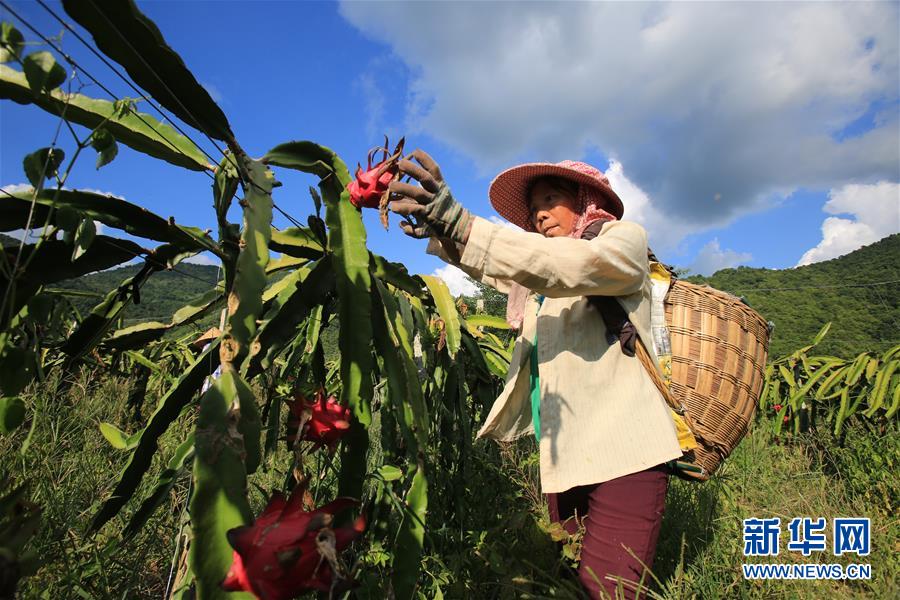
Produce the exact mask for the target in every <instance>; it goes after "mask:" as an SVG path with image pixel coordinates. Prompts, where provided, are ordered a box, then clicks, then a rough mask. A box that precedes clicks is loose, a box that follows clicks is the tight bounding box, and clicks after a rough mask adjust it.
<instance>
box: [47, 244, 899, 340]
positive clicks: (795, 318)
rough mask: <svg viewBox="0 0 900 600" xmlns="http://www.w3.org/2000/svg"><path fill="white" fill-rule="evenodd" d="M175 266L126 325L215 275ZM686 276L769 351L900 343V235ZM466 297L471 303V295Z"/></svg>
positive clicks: (91, 288) (156, 314)
mask: <svg viewBox="0 0 900 600" xmlns="http://www.w3.org/2000/svg"><path fill="white" fill-rule="evenodd" d="M138 269H139V267H138V266H128V267H121V268H118V269H111V270H109V271H103V272H101V273H94V274H91V275H88V276H86V277H82V278H80V279H77V280H72V281H67V282H63V283H61V284H60V285H58V286H55V287H63V288H69V289H76V290H81V291H87V292H93V293H96V294H97V296H96V298H76V299H74V301H75V302H76V305H77V306H78V308H79V310H81V311H82V312H85V311H89V310H90V308H91V307H92V306H93V305H94V304H96V302H98V301H99V299H100V298H101V297H102V295H103V294H105V293H106V292H107V291H109V290H110V289H112V288H114V287H116V286H118V285H119V284H120V283H121V282H122V281H123V280H124V279H126V278H128V277H131V276H132V275H134V274H135V273H136V272H137V270H138ZM176 269H177V271H162V272H160V273H157V274H155V275H153V276H152V277H150V279H149V280H148V281H147V283H146V284H145V285H144V287H143V288H142V290H141V303H140V304H138V305H132V306H129V307H128V308H127V309H126V313H125V315H124V316H125V318H126V324H133V323H135V322H137V321H139V320H151V319H152V320H158V321H166V320H168V318H169V317H170V316H171V315H172V313H174V312H175V311H176V310H177V309H178V308H180V307H181V306H183V305H184V304H185V303H186V302H187V301H188V300H190V299H191V298H194V297H196V296H199V295H200V294H202V293H204V292H206V291H208V290H209V289H210V288H212V286H213V285H214V284H215V283H216V281H217V280H218V277H219V272H218V268H217V267H214V266H207V265H193V264H185V263H181V264H179V265H178V266H177V267H176ZM686 279H687V280H688V281H691V282H694V283H706V284H708V285H711V286H713V287H715V288H718V289H720V290H723V291H726V292H730V293H732V294H734V295H736V296H742V297H744V298H745V299H746V300H747V302H748V303H749V304H750V306H752V307H753V308H755V309H756V310H758V311H759V312H760V313H761V314H762V315H763V316H764V317H765V318H766V319H767V320H770V321H772V322H773V323H775V332H774V334H773V337H772V343H771V347H770V356H781V355H783V354H786V353H788V352H790V351H792V350H794V349H796V348H797V347H799V346H801V345H803V344H805V343H808V342H809V341H810V340H811V339H812V338H813V336H814V335H815V334H816V332H818V331H819V329H820V328H821V327H822V326H823V325H824V324H825V323H827V322H829V321H831V322H832V327H831V331H830V332H829V334H828V336H827V337H826V338H825V340H824V341H823V342H822V343H821V344H820V345H819V348H818V350H817V353H819V354H834V355H837V356H845V357H849V356H853V355H855V354H857V353H859V352H861V351H863V350H872V351H881V350H885V349H887V348H888V347H890V346H892V345H894V344H897V343H900V234H897V235H892V236H890V237H887V238H884V239H883V240H881V241H879V242H876V243H874V244H872V245H870V246H865V247H863V248H860V249H859V250H856V251H855V252H852V253H850V254H847V255H845V256H842V257H840V258H836V259H834V260H829V261H825V262H821V263H816V264H813V265H808V266H805V267H797V268H795V269H781V270H773V269H753V268H749V267H739V268H737V269H724V270H722V271H718V272H717V273H715V274H714V275H712V276H710V277H700V276H692V277H687V278H686ZM491 292H493V290H491ZM486 296H487V300H488V302H487V303H486V304H487V306H486V309H487V311H488V312H490V313H492V314H497V315H504V314H505V310H506V306H505V298H504V297H503V296H502V295H500V294H496V293H493V294H486ZM471 304H472V308H473V309H474V302H471Z"/></svg>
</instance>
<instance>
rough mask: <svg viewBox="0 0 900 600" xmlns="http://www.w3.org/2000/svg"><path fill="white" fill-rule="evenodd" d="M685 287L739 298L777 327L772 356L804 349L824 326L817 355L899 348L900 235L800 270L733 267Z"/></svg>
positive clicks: (846, 355)
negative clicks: (705, 286)
mask: <svg viewBox="0 0 900 600" xmlns="http://www.w3.org/2000/svg"><path fill="white" fill-rule="evenodd" d="M686 280H687V281H691V282H694V283H706V284H709V285H711V286H712V287H714V288H718V289H720V290H723V291H726V292H730V293H732V294H734V295H736V296H742V297H744V298H745V299H746V300H747V302H748V303H749V304H750V306H752V307H753V308H755V309H756V310H758V311H759V312H760V313H761V314H762V315H763V316H764V317H765V318H766V319H768V320H770V321H772V322H773V323H775V331H774V333H773V336H772V341H771V346H770V348H769V356H781V355H784V354H786V353H788V352H790V351H792V350H794V349H796V348H798V347H799V346H801V345H803V344H805V343H808V342H809V341H810V340H812V338H813V336H815V334H816V332H818V330H819V329H820V328H821V327H822V326H823V325H824V324H825V323H828V322H829V321H830V322H831V323H832V326H831V330H830V331H829V333H828V335H827V336H826V337H825V340H824V341H823V342H822V343H821V344H820V345H819V346H818V348H817V350H816V351H815V353H816V354H829V355H836V356H843V357H849V356H853V355H856V354H857V353H859V352H862V351H864V350H871V351H876V352H877V351H882V350H886V349H887V348H889V347H891V346H893V345H895V344H898V343H900V234H895V235H892V236H889V237H886V238H884V239H882V240H880V241H878V242H876V243H874V244H871V245H869V246H864V247H862V248H860V249H859V250H856V251H854V252H851V253H850V254H847V255H845V256H841V257H840V258H835V259H833V260H828V261H824V262H820V263H815V264H812V265H807V266H804V267H797V268H794V269H780V270H772V269H752V268H749V267H738V268H737V269H723V270H722V271H718V272H716V273H715V274H714V275H712V276H710V277H700V276H694V277H687V278H686Z"/></svg>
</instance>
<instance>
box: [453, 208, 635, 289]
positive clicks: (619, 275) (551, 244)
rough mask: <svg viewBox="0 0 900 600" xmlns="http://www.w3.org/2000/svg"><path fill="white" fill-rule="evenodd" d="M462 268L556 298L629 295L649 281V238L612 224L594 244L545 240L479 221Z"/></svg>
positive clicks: (619, 223) (632, 226) (625, 224)
mask: <svg viewBox="0 0 900 600" xmlns="http://www.w3.org/2000/svg"><path fill="white" fill-rule="evenodd" d="M459 266H460V268H462V269H463V270H464V271H466V272H467V273H469V274H470V275H472V276H473V277H475V278H476V279H479V280H481V281H484V278H492V279H498V280H511V281H515V282H516V283H519V284H521V285H523V286H525V287H527V288H529V289H531V290H534V291H535V292H538V293H540V294H543V295H545V296H549V297H551V298H560V297H566V296H590V295H598V296H624V295H627V294H633V293H635V292H637V291H638V290H639V289H640V288H641V285H642V284H643V282H644V279H645V277H646V276H647V273H648V270H649V266H648V262H647V233H646V232H645V231H644V228H643V227H641V226H640V225H638V224H637V223H632V222H629V221H613V222H609V223H606V224H604V226H603V229H602V230H601V231H600V233H599V235H597V237H595V238H594V239H592V240H581V239H573V238H568V237H566V238H545V237H544V236H542V235H540V234H538V233H530V232H526V231H516V230H513V229H510V228H507V227H501V226H500V225H495V224H493V223H491V222H489V221H487V220H486V219H482V218H480V217H477V218H476V219H475V223H474V224H473V226H472V231H471V233H470V234H469V240H468V242H467V243H466V246H465V249H464V251H463V252H462V256H461V257H460V264H459Z"/></svg>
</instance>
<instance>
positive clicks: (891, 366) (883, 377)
mask: <svg viewBox="0 0 900 600" xmlns="http://www.w3.org/2000/svg"><path fill="white" fill-rule="evenodd" d="M898 368H900V360H896V359H895V360H892V361H891V362H889V363H888V364H886V365H884V366H883V367H882V368H881V369H880V370H879V371H878V373H877V374H876V375H875V383H874V384H873V385H872V391H871V393H870V394H869V397H868V405H869V408H868V409H867V410H866V412H865V413H863V414H864V415H865V416H866V417H873V416H874V415H875V413H876V412H878V409H880V408H881V407H882V406H883V405H884V399H885V398H886V397H887V393H888V384H889V383H890V382H891V377H893V375H894V372H895V371H896V370H897V369H898Z"/></svg>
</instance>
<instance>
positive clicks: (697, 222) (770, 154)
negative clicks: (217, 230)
mask: <svg viewBox="0 0 900 600" xmlns="http://www.w3.org/2000/svg"><path fill="white" fill-rule="evenodd" d="M12 4H13V7H14V9H15V10H16V11H17V12H19V13H20V14H21V15H22V16H23V17H24V18H25V19H26V20H28V21H29V22H30V23H32V24H33V25H34V26H35V27H37V28H38V29H39V30H40V31H42V32H43V33H45V34H48V35H50V34H56V33H58V32H59V31H60V29H61V27H60V26H59V25H58V24H56V23H55V22H54V21H53V20H52V18H51V17H50V16H49V15H48V14H47V13H46V12H44V10H43V9H41V8H40V6H39V5H37V4H34V3H31V2H13V3H12ZM51 6H52V7H54V9H55V10H56V11H57V12H58V13H59V14H60V15H64V13H63V11H62V9H61V7H60V6H59V5H58V4H56V3H51ZM139 6H140V7H141V8H142V10H144V11H145V12H146V13H147V14H148V15H149V16H150V17H151V18H152V19H154V20H155V21H156V23H157V24H158V26H159V27H160V29H161V31H162V32H163V34H164V35H165V37H166V39H167V41H168V42H169V44H170V45H171V46H172V47H174V48H175V49H176V50H177V51H178V52H179V53H181V55H182V57H183V58H184V60H185V62H186V63H187V64H188V66H189V67H190V68H191V69H192V70H193V72H194V73H195V75H196V76H197V78H198V80H200V81H201V82H202V83H203V84H204V85H205V86H207V88H208V89H209V90H210V92H211V94H212V95H213V97H214V98H215V99H216V100H217V101H218V102H219V104H220V106H221V107H222V108H223V110H224V111H225V113H226V114H227V115H228V117H229V120H230V122H231V124H232V128H233V130H234V131H235V133H236V135H237V138H238V140H239V141H240V143H241V144H242V146H243V147H244V148H245V149H246V150H247V151H248V152H249V153H250V154H251V155H257V156H258V155H261V154H263V153H264V152H265V151H266V150H268V149H269V148H271V147H272V146H275V145H276V144H278V143H281V142H284V141H288V140H293V139H311V140H314V141H316V142H319V143H321V144H324V145H326V146H329V147H331V148H333V149H334V150H336V151H337V152H338V153H339V154H340V155H341V156H342V158H343V159H344V160H345V161H346V162H347V163H348V165H349V166H350V167H351V168H352V167H353V166H355V164H356V162H357V161H364V160H365V155H366V152H367V150H368V149H369V148H370V147H372V146H375V145H378V144H380V143H381V141H382V135H383V134H385V133H386V134H388V135H389V136H390V137H391V141H392V143H393V141H394V140H395V139H396V138H397V137H399V136H400V135H404V134H405V135H406V137H407V140H408V142H407V143H408V148H409V149H412V148H414V147H421V148H423V149H425V150H426V151H427V152H429V153H430V154H432V156H434V157H435V159H436V160H437V161H438V162H439V164H440V165H441V168H442V170H443V172H444V175H445V178H446V180H447V181H448V183H449V185H450V186H451V188H452V189H453V191H454V195H455V196H456V197H457V198H458V199H459V200H460V201H462V202H463V203H464V204H465V205H466V206H467V207H468V208H470V209H471V210H472V211H473V212H475V213H476V214H479V215H482V216H485V217H492V216H493V217H495V218H496V213H495V212H494V211H493V209H491V207H490V205H489V202H488V200H487V190H488V186H489V184H490V181H491V179H492V178H493V176H494V175H496V174H497V173H498V172H499V171H501V170H503V169H504V168H506V167H509V166H512V165H514V164H517V163H519V162H526V161H558V160H562V159H564V158H570V159H576V160H585V161H587V162H590V163H592V164H594V165H596V166H597V167H599V168H600V169H602V170H604V171H607V172H608V174H609V176H610V179H611V181H612V184H613V187H614V188H615V189H616V190H617V191H618V192H619V194H620V196H622V198H623V200H624V202H625V206H626V212H625V217H626V218H632V219H634V220H637V221H639V222H641V223H642V224H643V225H644V226H645V227H646V228H647V229H648V231H649V233H650V242H651V245H652V246H654V247H655V249H656V250H657V252H658V254H660V255H661V256H662V257H663V258H664V260H666V262H670V263H675V264H677V265H680V266H687V267H691V268H692V269H694V270H695V271H698V272H706V273H708V272H712V271H714V270H716V269H718V268H722V267H729V266H737V265H740V264H745V265H749V266H758V267H768V268H787V267H792V266H795V265H797V264H799V263H809V262H815V261H818V260H826V259H828V258H833V257H835V256H838V255H840V254H843V253H846V252H849V251H852V250H853V249H855V248H857V247H859V246H861V245H863V244H867V243H871V242H873V241H875V240H877V239H879V238H881V237H883V236H885V235H889V234H891V233H895V232H897V231H900V191H898V190H900V185H898V184H900V104H898V97H900V48H898V37H900V36H898V34H897V31H898V30H900V16H898V14H900V13H898V4H897V3H886V2H885V3H849V4H840V3H821V4H812V3H787V4H772V3H676V4H666V3H652V4H644V3H627V4H626V3H621V4H617V3H613V4H603V5H601V4H594V3H537V2H529V3H513V2H465V3H439V2H431V3H396V2H365V3H363V2H355V3H330V2H249V1H238V2H201V1H196V0H195V1H181V2H163V1H144V2H139ZM0 14H2V17H3V19H4V20H12V21H13V22H14V23H15V24H16V26H17V27H19V29H20V30H22V31H23V33H24V34H25V35H26V38H27V39H34V36H33V35H32V34H31V33H30V32H28V31H26V29H25V27H23V26H22V25H21V23H19V22H17V21H16V20H15V19H12V18H11V16H10V15H8V14H6V13H5V11H2V9H0ZM62 43H63V46H64V48H65V50H66V51H67V52H68V53H70V54H71V55H72V56H73V57H74V58H75V60H76V61H77V62H79V63H80V64H81V65H82V66H83V68H84V69H85V70H86V71H88V72H89V73H90V74H91V75H93V76H94V77H96V78H97V79H99V80H100V81H102V82H103V83H104V84H105V85H107V86H108V87H110V88H111V89H112V90H113V91H114V92H115V93H116V94H117V95H120V96H121V95H129V96H133V95H134V94H133V93H132V92H130V91H129V90H128V89H127V88H126V87H125V85H124V84H123V83H122V82H120V81H118V80H117V79H116V77H115V75H114V74H113V73H112V72H110V71H109V70H108V69H107V68H106V67H104V66H103V65H102V64H100V63H99V61H97V60H96V59H94V58H93V57H92V56H91V55H90V54H89V52H88V51H87V50H86V49H85V48H84V47H83V46H81V44H80V43H79V42H78V41H77V40H76V39H75V38H74V37H72V36H70V35H66V36H63V42H62ZM35 49H37V48H35ZM83 93H86V94H89V95H96V96H98V97H104V94H103V92H102V91H101V90H99V89H97V88H96V86H94V87H88V88H86V89H84V90H83ZM143 109H144V110H145V111H148V112H149V111H150V109H149V107H146V106H145V107H143ZM55 128H56V119H55V118H53V117H52V116H50V115H47V114H45V113H43V112H42V111H40V110H38V109H35V108H33V107H21V106H18V105H15V104H13V103H11V102H8V101H4V102H2V103H0V131H2V137H0V184H2V185H15V184H19V183H22V182H23V181H25V179H24V176H23V174H22V167H21V159H22V157H23V156H24V155H25V154H27V153H28V152H31V151H33V150H35V149H37V148H39V147H41V146H45V145H47V144H48V143H49V142H50V140H51V139H52V137H53V133H54V130H55ZM193 137H195V139H197V140H198V141H201V142H202V143H201V145H202V146H203V147H204V148H205V149H206V150H207V151H209V152H210V153H211V154H215V152H216V151H215V149H214V148H213V147H212V145H211V144H210V143H209V142H208V141H206V140H205V139H204V138H202V136H200V135H199V134H198V135H196V136H193ZM61 139H63V140H64V141H63V142H62V146H63V148H71V142H70V141H69V140H67V139H66V138H65V136H63V137H62V138H61ZM278 176H279V179H281V180H282V181H283V182H284V184H285V185H284V186H283V187H282V188H279V189H278V190H276V194H275V201H276V202H277V203H278V204H279V206H281V207H282V208H284V209H285V210H287V211H289V212H290V213H292V214H293V215H294V216H296V217H297V218H299V219H300V220H301V221H305V216H306V215H307V214H309V213H310V212H311V211H312V203H311V201H310V199H309V196H308V193H307V191H306V190H307V187H308V185H309V183H311V182H312V181H311V180H310V179H308V178H304V177H303V176H301V175H298V174H294V173H289V172H281V171H279V173H278ZM69 184H70V185H71V186H72V187H79V188H90V189H96V190H103V191H108V192H111V193H114V194H117V195H120V196H123V197H125V198H127V199H129V200H131V201H132V202H135V203H137V204H141V205H143V206H146V207H147V208H149V209H151V210H153V211H155V212H157V213H159V214H161V215H163V216H165V217H168V216H173V217H175V219H176V221H178V222H180V223H184V224H189V225H196V226H200V227H209V228H212V227H213V224H214V218H213V212H212V207H211V194H210V181H209V179H208V178H207V177H206V176H204V175H203V174H201V173H194V172H188V171H184V170H181V169H178V168H177V167H172V166H170V165H168V164H167V163H163V162H160V161H156V160H154V159H151V158H147V157H144V156H142V155H139V154H137V153H135V152H133V151H131V150H130V149H128V148H125V147H120V153H119V156H118V158H117V159H116V160H115V161H114V162H113V163H111V164H110V165H107V166H105V167H103V168H102V169H101V170H100V171H99V172H98V171H96V170H95V169H94V165H93V158H92V157H88V158H86V159H84V160H83V161H79V164H78V166H77V168H76V170H75V172H74V173H73V175H72V178H71V179H70V181H69ZM365 219H366V223H367V225H368V231H369V239H370V247H371V248H372V249H373V250H374V251H376V252H379V253H381V254H383V255H384V256H386V257H388V258H390V259H392V260H399V261H402V262H404V263H406V264H407V265H408V266H409V267H410V269H411V270H412V271H414V272H422V273H431V272H434V271H435V270H436V269H438V268H440V267H441V266H442V264H441V263H440V261H438V260H437V259H436V258H433V257H430V256H427V255H425V253H424V246H425V244H424V242H422V241H416V240H410V239H407V238H406V237H405V236H404V235H403V234H402V233H401V232H400V231H399V229H396V228H392V229H391V231H389V232H385V231H384V230H383V229H382V228H381V226H380V224H379V223H378V219H377V214H367V215H366V217H365ZM394 222H396V218H395V219H394ZM276 225H277V226H279V227H283V226H286V225H287V222H286V221H285V220H284V219H283V218H281V217H277V218H276ZM441 273H443V274H445V275H447V277H448V278H449V279H451V280H457V279H458V275H457V274H454V273H451V272H449V271H441Z"/></svg>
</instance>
